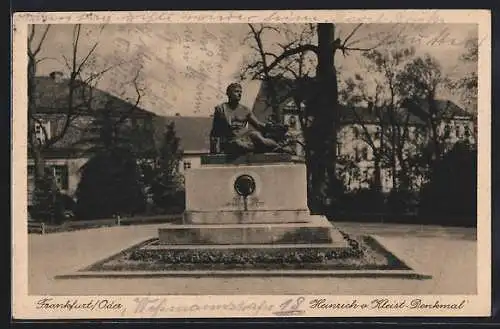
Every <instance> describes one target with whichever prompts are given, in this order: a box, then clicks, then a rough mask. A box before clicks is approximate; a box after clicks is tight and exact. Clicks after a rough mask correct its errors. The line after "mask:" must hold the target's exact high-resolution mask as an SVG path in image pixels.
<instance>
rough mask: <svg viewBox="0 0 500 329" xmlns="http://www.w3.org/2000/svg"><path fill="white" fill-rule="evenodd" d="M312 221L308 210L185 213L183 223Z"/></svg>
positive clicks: (312, 217)
mask: <svg viewBox="0 0 500 329" xmlns="http://www.w3.org/2000/svg"><path fill="white" fill-rule="evenodd" d="M313 219H314V216H311V215H310V214H309V210H305V209H297V210H280V211H272V210H250V211H243V210H242V211H236V210H231V211H206V212H204V211H186V212H185V213H184V222H185V223H189V224H247V223H248V224H266V223H308V222H311V221H312V220H313Z"/></svg>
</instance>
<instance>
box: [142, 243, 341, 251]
mask: <svg viewBox="0 0 500 329" xmlns="http://www.w3.org/2000/svg"><path fill="white" fill-rule="evenodd" d="M336 248H338V246H337V245H335V244H331V243H295V244H233V245H228V244H214V245H164V244H150V245H146V246H144V247H141V250H179V251H182V250H258V249H266V250H292V249H294V250H295V249H315V250H316V249H317V250H321V249H328V250H330V249H336Z"/></svg>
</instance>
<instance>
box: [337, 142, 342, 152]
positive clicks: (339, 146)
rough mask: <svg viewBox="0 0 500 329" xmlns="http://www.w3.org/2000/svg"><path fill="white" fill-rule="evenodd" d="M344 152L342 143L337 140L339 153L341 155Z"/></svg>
mask: <svg viewBox="0 0 500 329" xmlns="http://www.w3.org/2000/svg"><path fill="white" fill-rule="evenodd" d="M341 153H342V143H341V142H337V155H340V154H341Z"/></svg>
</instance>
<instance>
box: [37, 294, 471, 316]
mask: <svg viewBox="0 0 500 329" xmlns="http://www.w3.org/2000/svg"><path fill="white" fill-rule="evenodd" d="M468 303H469V300H467V299H460V300H456V301H453V302H451V303H450V302H449V301H447V302H444V301H441V300H440V299H425V300H424V299H421V298H389V297H387V298H374V299H366V300H363V298H361V299H352V300H350V301H345V299H344V300H335V299H333V298H332V299H327V298H315V297H312V298H311V297H305V296H290V297H283V298H281V297H280V298H269V299H266V298H258V297H257V296H256V298H252V299H246V298H241V299H238V298H235V299H234V300H231V299H227V298H224V299H223V300H222V299H221V300H220V301H215V302H209V301H206V302H205V301H203V299H200V301H199V302H193V301H192V300H191V302H190V301H189V300H188V299H186V300H185V302H181V303H179V300H178V299H173V298H172V299H170V298H168V297H134V298H132V299H129V300H127V301H120V300H119V299H116V300H114V299H107V298H90V299H86V300H85V299H84V298H79V297H76V298H72V299H71V298H70V299H62V298H61V299H56V298H54V297H45V298H41V299H39V300H37V301H36V302H35V308H36V309H39V310H43V311H47V312H54V311H61V312H73V311H107V312H113V313H115V312H118V313H117V314H120V315H121V316H126V315H131V316H134V317H137V316H140V317H158V316H169V315H171V316H175V314H187V315H192V316H196V314H219V315H224V316H225V315H228V316H230V315H231V314H244V315H250V316H259V315H267V316H268V315H274V316H300V315H307V314H308V313H318V311H320V312H322V313H325V314H330V315H332V314H335V312H342V313H344V312H345V311H351V312H352V313H360V315H362V312H369V311H371V312H372V313H373V311H375V312H381V313H382V312H383V313H386V312H388V311H391V312H395V313H404V311H406V310H414V311H420V312H426V311H427V312H432V311H446V312H457V311H460V310H463V309H464V308H465V307H466V305H467V304H468ZM344 314H345V313H344Z"/></svg>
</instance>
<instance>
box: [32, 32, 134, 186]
mask: <svg viewBox="0 0 500 329" xmlns="http://www.w3.org/2000/svg"><path fill="white" fill-rule="evenodd" d="M50 28H51V26H50V25H45V26H43V27H41V26H37V25H31V26H30V33H29V36H28V120H29V129H28V143H29V152H30V155H31V157H32V158H33V161H34V165H35V181H36V180H37V179H38V178H41V177H42V176H43V175H44V167H45V161H44V153H45V152H46V151H47V150H48V149H50V148H51V147H53V146H54V145H55V144H56V143H57V142H59V141H60V140H62V139H63V138H64V136H65V135H66V134H67V133H68V130H69V129H70V127H72V124H73V123H74V122H75V120H76V119H77V118H78V117H79V116H81V115H82V114H89V111H91V110H92V107H93V105H94V91H95V88H96V86H97V84H98V82H99V80H100V79H101V78H102V76H103V75H104V74H105V73H106V72H108V71H110V70H112V69H113V68H115V67H117V66H119V65H121V64H122V63H118V64H112V65H109V66H107V67H105V68H103V69H101V70H98V71H95V67H96V65H95V60H96V59H95V51H96V49H97V47H98V45H99V41H95V42H94V43H93V44H92V45H91V47H90V48H89V49H88V50H85V51H83V54H82V51H81V49H80V48H81V39H82V37H83V33H84V32H83V31H82V26H81V25H79V24H77V25H74V26H73V31H72V32H73V33H72V43H71V51H70V56H69V57H67V56H65V55H64V54H63V55H62V56H61V57H62V58H61V59H56V60H58V61H59V62H62V64H63V65H64V67H65V69H66V70H67V71H68V72H69V78H68V80H67V81H65V85H66V86H67V91H66V93H65V95H64V98H65V101H64V103H62V104H56V102H57V101H60V100H58V99H56V97H57V95H54V100H53V102H54V103H53V104H52V105H53V106H54V108H56V107H58V108H57V110H58V120H59V121H60V124H58V129H57V130H55V129H52V131H51V132H50V133H49V132H48V131H46V128H45V126H44V125H43V124H42V119H41V116H40V111H41V110H42V109H40V108H39V104H38V102H37V99H38V97H39V96H40V95H39V93H37V65H38V64H39V63H40V62H42V61H44V60H47V59H49V58H47V57H44V58H39V54H40V51H41V50H42V47H43V45H44V42H45V40H46V37H47V35H48V33H49V31H50ZM103 29H104V25H103V26H101V27H100V31H99V32H102V30H103ZM40 30H41V31H40ZM37 34H40V35H41V36H40V37H39V38H37ZM133 83H134V86H135V90H136V94H137V98H136V101H135V102H134V103H135V104H133V105H132V106H131V111H132V110H133V109H134V108H135V107H136V106H137V104H138V103H139V100H140V97H141V93H140V91H139V87H138V86H137V83H136V79H134V81H133ZM59 107H61V108H59ZM62 107H63V108H62ZM124 114H125V113H124ZM123 120H124V119H123ZM36 128H38V129H40V132H41V134H42V135H43V136H42V138H41V139H39V138H37V134H36V131H35V129H36Z"/></svg>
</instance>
